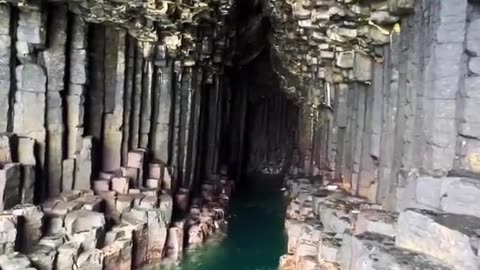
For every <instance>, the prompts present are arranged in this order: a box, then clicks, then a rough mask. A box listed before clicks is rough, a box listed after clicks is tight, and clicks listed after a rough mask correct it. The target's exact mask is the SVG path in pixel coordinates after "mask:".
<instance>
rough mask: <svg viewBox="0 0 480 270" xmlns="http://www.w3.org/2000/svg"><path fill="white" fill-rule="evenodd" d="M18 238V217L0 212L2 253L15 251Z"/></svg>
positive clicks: (0, 250) (0, 251) (0, 244)
mask: <svg viewBox="0 0 480 270" xmlns="http://www.w3.org/2000/svg"><path fill="white" fill-rule="evenodd" d="M16 239H17V217H16V216H14V215H11V214H0V254H7V253H12V252H14V251H15V241H16Z"/></svg>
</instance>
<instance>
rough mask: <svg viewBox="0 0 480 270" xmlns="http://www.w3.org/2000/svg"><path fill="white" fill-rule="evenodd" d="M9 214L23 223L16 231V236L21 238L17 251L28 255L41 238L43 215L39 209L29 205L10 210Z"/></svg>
mask: <svg viewBox="0 0 480 270" xmlns="http://www.w3.org/2000/svg"><path fill="white" fill-rule="evenodd" d="M11 212H12V214H13V215H15V216H17V218H18V219H21V220H22V221H23V224H22V226H21V227H20V228H18V229H17V231H18V234H19V235H21V236H22V238H21V239H20V240H19V246H18V249H19V251H21V252H24V253H27V254H28V253H29V252H30V251H32V250H33V248H34V247H35V246H36V245H37V243H38V242H39V241H40V238H41V237H42V226H43V216H44V214H43V212H42V211H41V210H40V207H38V206H35V205H31V204H22V205H17V206H15V207H14V208H12V210H11Z"/></svg>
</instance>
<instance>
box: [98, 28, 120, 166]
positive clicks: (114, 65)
mask: <svg viewBox="0 0 480 270" xmlns="http://www.w3.org/2000/svg"><path fill="white" fill-rule="evenodd" d="M106 40H107V42H112V45H114V46H115V47H114V48H112V49H111V50H107V54H106V56H105V115H104V118H103V121H104V131H103V146H102V154H103V158H102V164H103V165H102V171H105V172H110V171H114V170H117V169H119V168H120V166H121V160H122V156H121V153H122V125H123V105H124V104H123V96H124V90H125V89H124V84H125V82H124V81H125V42H126V33H125V32H124V31H122V30H113V31H112V30H110V31H106Z"/></svg>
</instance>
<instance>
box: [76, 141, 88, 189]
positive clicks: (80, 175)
mask: <svg viewBox="0 0 480 270" xmlns="http://www.w3.org/2000/svg"><path fill="white" fill-rule="evenodd" d="M92 146H93V144H92V137H91V136H87V137H84V138H83V140H82V147H81V150H80V153H78V155H77V156H76V173H75V183H74V185H73V186H74V189H78V190H89V189H90V180H91V177H92Z"/></svg>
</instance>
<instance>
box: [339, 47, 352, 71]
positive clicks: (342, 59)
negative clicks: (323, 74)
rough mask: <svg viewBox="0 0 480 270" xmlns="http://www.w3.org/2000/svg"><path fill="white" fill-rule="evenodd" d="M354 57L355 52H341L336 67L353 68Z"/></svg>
mask: <svg viewBox="0 0 480 270" xmlns="http://www.w3.org/2000/svg"><path fill="white" fill-rule="evenodd" d="M354 57H355V52H354V51H345V52H339V53H337V55H336V61H337V62H336V65H337V66H338V67H341V68H353V62H354Z"/></svg>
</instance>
